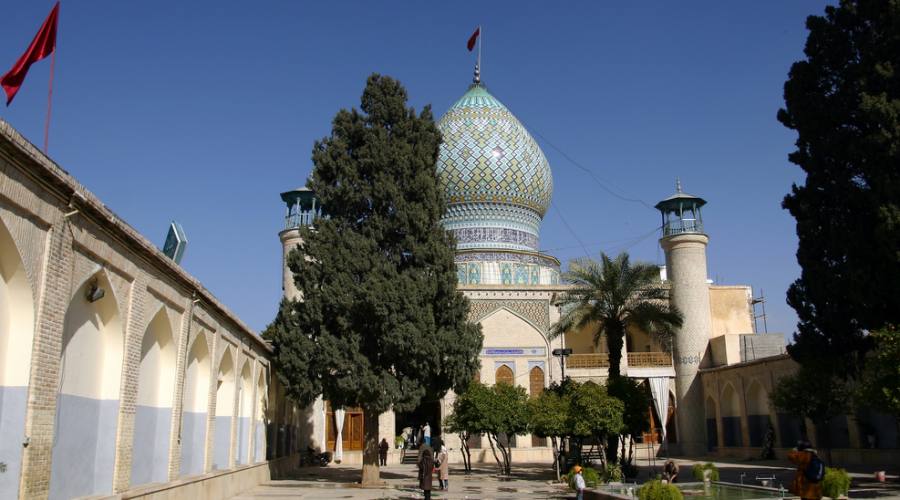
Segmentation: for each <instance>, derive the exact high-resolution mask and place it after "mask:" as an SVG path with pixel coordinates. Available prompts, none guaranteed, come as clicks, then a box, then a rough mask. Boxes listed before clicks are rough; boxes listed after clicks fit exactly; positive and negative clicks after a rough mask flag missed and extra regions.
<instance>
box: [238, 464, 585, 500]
mask: <svg viewBox="0 0 900 500" xmlns="http://www.w3.org/2000/svg"><path fill="white" fill-rule="evenodd" d="M487 465H488V464H476V467H475V470H474V471H473V473H472V474H471V475H468V476H467V475H464V474H463V472H462V467H461V466H459V467H456V468H454V467H453V466H451V468H450V488H449V491H446V492H445V491H440V490H434V491H433V492H432V495H431V497H432V498H434V499H513V498H555V499H560V498H574V495H573V494H571V493H569V492H568V490H567V488H566V487H565V486H563V485H557V484H553V479H555V476H554V475H553V472H552V471H551V470H550V468H549V466H548V465H546V464H533V465H513V478H512V479H509V480H500V479H498V478H497V468H496V467H489V466H487ZM359 475H360V466H340V465H337V466H336V465H331V466H329V467H307V468H304V469H301V470H300V471H299V472H298V473H295V474H293V475H292V476H291V477H290V478H287V479H283V480H273V481H268V482H266V483H264V484H262V485H260V486H258V487H256V488H254V489H252V490H250V491H247V492H245V493H244V494H242V495H238V496H236V497H233V498H232V500H272V499H282V498H301V499H304V500H314V499H329V500H332V499H343V498H352V499H369V500H374V499H389V498H390V499H395V498H423V497H422V491H421V490H419V489H418V480H417V479H416V468H415V465H393V466H388V467H382V468H381V479H382V480H383V481H384V482H385V484H384V486H383V487H382V488H360V487H359V486H358V485H356V484H354V483H355V482H356V481H358V480H359ZM435 486H437V480H435Z"/></svg>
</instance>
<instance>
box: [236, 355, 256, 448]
mask: <svg viewBox="0 0 900 500" xmlns="http://www.w3.org/2000/svg"><path fill="white" fill-rule="evenodd" d="M251 372H252V369H251V368H250V360H249V359H248V360H245V361H244V364H243V365H242V367H241V374H240V383H239V385H238V401H239V406H238V425H237V427H238V436H237V445H238V449H237V456H236V457H235V463H238V464H246V463H247V461H248V460H249V459H250V419H251V417H252V415H253V382H252V378H251V377H252V374H251Z"/></svg>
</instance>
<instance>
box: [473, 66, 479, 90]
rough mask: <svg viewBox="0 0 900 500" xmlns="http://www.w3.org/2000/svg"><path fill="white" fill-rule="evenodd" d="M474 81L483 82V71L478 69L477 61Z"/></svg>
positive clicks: (476, 83) (475, 82)
mask: <svg viewBox="0 0 900 500" xmlns="http://www.w3.org/2000/svg"><path fill="white" fill-rule="evenodd" d="M472 83H474V84H475V85H478V84H479V83H481V71H480V70H479V69H478V63H475V75H474V76H473V77H472Z"/></svg>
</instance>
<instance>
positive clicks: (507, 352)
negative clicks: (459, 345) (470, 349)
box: [481, 347, 547, 356]
mask: <svg viewBox="0 0 900 500" xmlns="http://www.w3.org/2000/svg"><path fill="white" fill-rule="evenodd" d="M481 355H482V356H546V355H547V349H546V348H544V347H500V348H492V347H488V348H485V349H482V350H481Z"/></svg>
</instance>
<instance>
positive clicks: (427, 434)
mask: <svg viewBox="0 0 900 500" xmlns="http://www.w3.org/2000/svg"><path fill="white" fill-rule="evenodd" d="M422 438H423V439H422V440H423V441H425V444H426V445H428V446H431V426H430V425H428V422H425V427H422Z"/></svg>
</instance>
